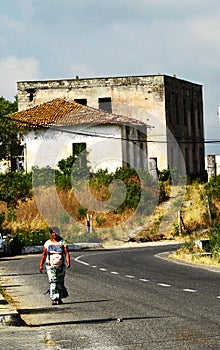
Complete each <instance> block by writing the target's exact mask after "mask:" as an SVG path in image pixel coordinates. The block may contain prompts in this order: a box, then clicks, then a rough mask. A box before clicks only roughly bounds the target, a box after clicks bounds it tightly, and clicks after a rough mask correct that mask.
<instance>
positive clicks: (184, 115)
mask: <svg viewBox="0 0 220 350" xmlns="http://www.w3.org/2000/svg"><path fill="white" fill-rule="evenodd" d="M183 120H184V125H185V126H187V111H186V100H185V98H184V99H183Z"/></svg>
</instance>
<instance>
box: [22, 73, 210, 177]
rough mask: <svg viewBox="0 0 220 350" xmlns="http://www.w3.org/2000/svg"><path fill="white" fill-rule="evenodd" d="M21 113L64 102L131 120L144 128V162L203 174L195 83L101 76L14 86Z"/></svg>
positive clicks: (167, 78)
mask: <svg viewBox="0 0 220 350" xmlns="http://www.w3.org/2000/svg"><path fill="white" fill-rule="evenodd" d="M17 95H18V108H19V111H22V110H26V109H27V108H30V107H34V106H36V105H38V104H42V103H44V102H48V101H51V100H53V99H55V98H66V99H68V100H69V101H76V102H78V103H79V104H82V105H84V106H90V107H93V108H96V109H100V110H104V111H107V112H109V113H113V114H116V115H123V116H126V117H128V118H130V117H132V118H135V119H137V120H139V121H142V122H144V123H145V124H148V125H150V126H151V128H150V129H148V136H147V142H148V159H149V162H150V161H153V162H154V163H155V164H156V165H157V168H158V169H159V170H162V169H170V170H171V169H173V168H176V169H179V171H181V172H182V173H184V172H186V174H188V175H193V174H194V175H196V174H201V173H204V171H205V155H204V126H203V92H202V86H201V85H199V84H196V83H192V82H189V81H185V80H182V79H178V78H176V77H175V76H173V77H171V76H167V75H160V74H159V75H146V76H125V77H104V78H90V79H86V78H83V79H79V78H78V77H77V78H76V79H67V80H49V81H46V80H45V81H21V82H18V83H17Z"/></svg>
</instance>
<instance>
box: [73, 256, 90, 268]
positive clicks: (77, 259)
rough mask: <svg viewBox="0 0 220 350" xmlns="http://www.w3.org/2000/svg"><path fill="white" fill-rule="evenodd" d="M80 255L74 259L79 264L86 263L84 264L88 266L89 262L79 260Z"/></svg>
mask: <svg viewBox="0 0 220 350" xmlns="http://www.w3.org/2000/svg"><path fill="white" fill-rule="evenodd" d="M81 257H82V256H81V255H80V256H77V258H75V261H77V262H79V263H80V264H83V265H86V266H89V265H90V264H89V263H87V262H85V261H81V260H79V259H80V258H81Z"/></svg>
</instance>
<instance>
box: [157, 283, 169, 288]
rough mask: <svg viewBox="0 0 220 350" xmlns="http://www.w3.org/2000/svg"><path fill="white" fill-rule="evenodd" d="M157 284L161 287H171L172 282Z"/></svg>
mask: <svg viewBox="0 0 220 350" xmlns="http://www.w3.org/2000/svg"><path fill="white" fill-rule="evenodd" d="M157 285H158V286H161V287H171V285H170V284H166V283H157Z"/></svg>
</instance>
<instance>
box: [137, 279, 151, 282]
mask: <svg viewBox="0 0 220 350" xmlns="http://www.w3.org/2000/svg"><path fill="white" fill-rule="evenodd" d="M139 281H142V282H149V280H146V279H145V278H140V279H139Z"/></svg>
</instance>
